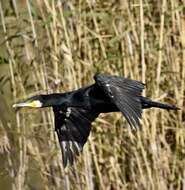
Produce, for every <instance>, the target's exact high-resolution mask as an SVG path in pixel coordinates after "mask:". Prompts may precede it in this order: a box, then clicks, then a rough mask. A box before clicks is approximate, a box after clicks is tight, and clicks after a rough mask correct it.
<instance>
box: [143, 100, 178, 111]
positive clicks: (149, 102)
mask: <svg viewBox="0 0 185 190" xmlns="http://www.w3.org/2000/svg"><path fill="white" fill-rule="evenodd" d="M141 104H142V108H143V109H146V108H152V107H156V108H161V109H166V110H179V108H178V107H176V106H175V105H171V104H164V103H160V102H156V101H152V100H150V99H149V98H145V97H142V98H141Z"/></svg>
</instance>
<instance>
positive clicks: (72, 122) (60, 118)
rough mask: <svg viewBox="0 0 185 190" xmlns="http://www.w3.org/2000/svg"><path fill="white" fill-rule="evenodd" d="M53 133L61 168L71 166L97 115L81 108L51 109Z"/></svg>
mask: <svg viewBox="0 0 185 190" xmlns="http://www.w3.org/2000/svg"><path fill="white" fill-rule="evenodd" d="M53 111H54V115H55V131H56V132H57V135H58V139H59V142H60V147H61V151H62V160H63V166H64V167H66V165H67V163H68V162H69V163H70V164H73V162H74V158H75V156H78V155H79V153H80V152H81V151H82V148H83V146H84V144H85V143H86V141H87V138H88V136H89V133H90V130H91V123H92V122H93V121H94V120H95V118H96V117H98V115H99V113H97V112H94V111H92V110H84V109H81V108H72V107H71V108H67V109H61V108H58V107H57V108H56V107H55V108H53Z"/></svg>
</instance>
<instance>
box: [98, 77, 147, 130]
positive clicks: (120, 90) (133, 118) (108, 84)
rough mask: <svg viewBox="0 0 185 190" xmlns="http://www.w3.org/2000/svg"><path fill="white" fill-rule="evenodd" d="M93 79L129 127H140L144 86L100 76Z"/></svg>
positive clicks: (128, 80) (135, 82)
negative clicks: (121, 114)
mask: <svg viewBox="0 0 185 190" xmlns="http://www.w3.org/2000/svg"><path fill="white" fill-rule="evenodd" d="M94 79H95V81H96V83H97V85H98V86H99V87H100V88H102V89H103V90H104V93H105V94H106V95H107V96H108V97H109V98H110V101H112V103H114V104H115V105H116V106H117V107H118V109H119V110H120V111H121V112H122V113H123V115H124V116H125V118H126V120H127V121H128V123H129V125H130V126H131V127H134V128H137V127H140V125H141V124H140V118H141V116H142V106H141V102H140V96H141V93H142V91H143V89H144V84H143V83H141V82H139V81H136V80H131V79H128V78H123V77H117V76H106V75H102V74H98V75H95V77H94Z"/></svg>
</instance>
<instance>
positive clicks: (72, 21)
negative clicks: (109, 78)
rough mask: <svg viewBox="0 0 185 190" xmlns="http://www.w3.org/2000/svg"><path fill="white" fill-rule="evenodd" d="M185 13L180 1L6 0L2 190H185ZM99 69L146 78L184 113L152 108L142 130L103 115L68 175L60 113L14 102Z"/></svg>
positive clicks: (1, 8) (0, 27) (0, 41)
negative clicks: (16, 107)
mask: <svg viewBox="0 0 185 190" xmlns="http://www.w3.org/2000/svg"><path fill="white" fill-rule="evenodd" d="M184 10H185V3H184V1H180V0H161V1H143V0H138V1H134V0H132V1H129V0H127V1H121V0H120V1H113V0H111V1H95V0H86V1H56V0H42V1H41V0H37V1H36V0H35V1H30V0H21V1H16V0H9V1H0V20H1V23H0V68H1V69H0V87H1V89H0V91H1V94H0V101H1V106H0V114H1V117H0V119H1V123H0V154H1V156H0V163H1V166H0V168H1V171H0V175H1V176H0V189H3V188H4V189H13V190H14V189H16V190H17V189H18V190H23V189H65V190H69V189H79V190H82V189H88V190H92V189H102V190H108V189H116V190H119V189H125V190H127V189H128V190H130V189H132V190H134V189H146V190H149V189H155V190H157V189H162V190H167V189H170V190H174V189H177V190H178V189H179V190H180V189H185V129H184V126H185V109H184V105H185V102H184V100H185V96H184V94H185V12H184ZM96 72H101V73H107V74H113V75H119V76H126V77H130V78H133V79H136V80H140V81H143V82H144V83H146V90H145V92H144V94H145V95H146V96H149V97H151V98H153V99H155V100H160V101H162V102H168V103H172V104H176V105H178V106H179V107H180V108H181V111H178V112H174V111H169V112H168V111H163V110H157V109H156V110H154V109H151V110H147V111H144V113H143V119H142V129H141V130H138V131H132V130H131V129H130V128H129V126H128V124H127V122H126V121H125V119H124V118H123V117H122V115H121V114H119V113H113V114H102V115H101V116H100V117H99V118H98V119H96V121H95V122H94V123H93V126H92V132H91V136H90V138H89V140H88V143H87V144H86V145H85V147H84V150H83V154H82V155H81V156H80V157H79V158H78V160H77V161H76V163H75V165H74V167H68V168H67V169H65V170H64V168H63V167H62V161H61V152H60V148H59V145H58V141H57V137H56V134H55V133H54V120H53V114H52V111H51V110H50V109H42V110H22V111H21V112H13V110H12V108H11V105H12V103H14V102H16V101H18V100H22V99H24V98H26V97H29V96H31V95H34V94H39V93H52V92H64V91H69V90H72V89H77V88H79V87H81V86H84V85H88V84H91V83H92V82H93V75H94V74H95V73H96Z"/></svg>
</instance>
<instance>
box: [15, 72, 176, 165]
mask: <svg viewBox="0 0 185 190" xmlns="http://www.w3.org/2000/svg"><path fill="white" fill-rule="evenodd" d="M94 79H95V81H96V82H95V84H92V85H91V86H88V87H84V88H80V89H78V90H75V91H71V92H67V93H58V94H49V95H38V96H34V97H31V98H29V99H28V100H26V102H24V103H20V104H16V105H15V107H23V106H22V105H28V104H29V105H30V102H35V101H37V102H38V101H39V103H40V106H39V107H50V106H51V107H53V111H54V116H55V130H56V132H57V135H58V138H59V142H60V145H61V150H62V155H63V164H64V166H66V165H67V162H68V161H69V162H70V163H71V164H72V163H73V159H74V157H75V155H78V154H79V153H80V151H81V150H82V148H83V145H84V144H85V142H86V141H87V138H88V136H89V133H90V130H91V123H92V122H93V121H94V120H95V119H96V118H97V117H98V115H99V114H100V113H107V112H118V111H119V112H122V114H123V115H124V116H125V118H126V120H127V121H128V123H129V124H130V126H131V127H134V128H137V127H140V119H141V116H142V109H146V108H151V107H158V108H162V109H168V110H170V109H172V110H177V109H178V108H177V107H175V106H174V105H169V104H162V103H159V102H154V101H152V100H150V99H149V98H146V97H143V96H141V93H142V91H143V89H144V84H143V83H141V82H138V81H135V80H131V79H128V78H123V77H117V76H107V75H102V74H98V75H95V77H94ZM27 102H28V104H27ZM29 105H28V106H29ZM32 105H33V104H32ZM31 107H34V106H31Z"/></svg>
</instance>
